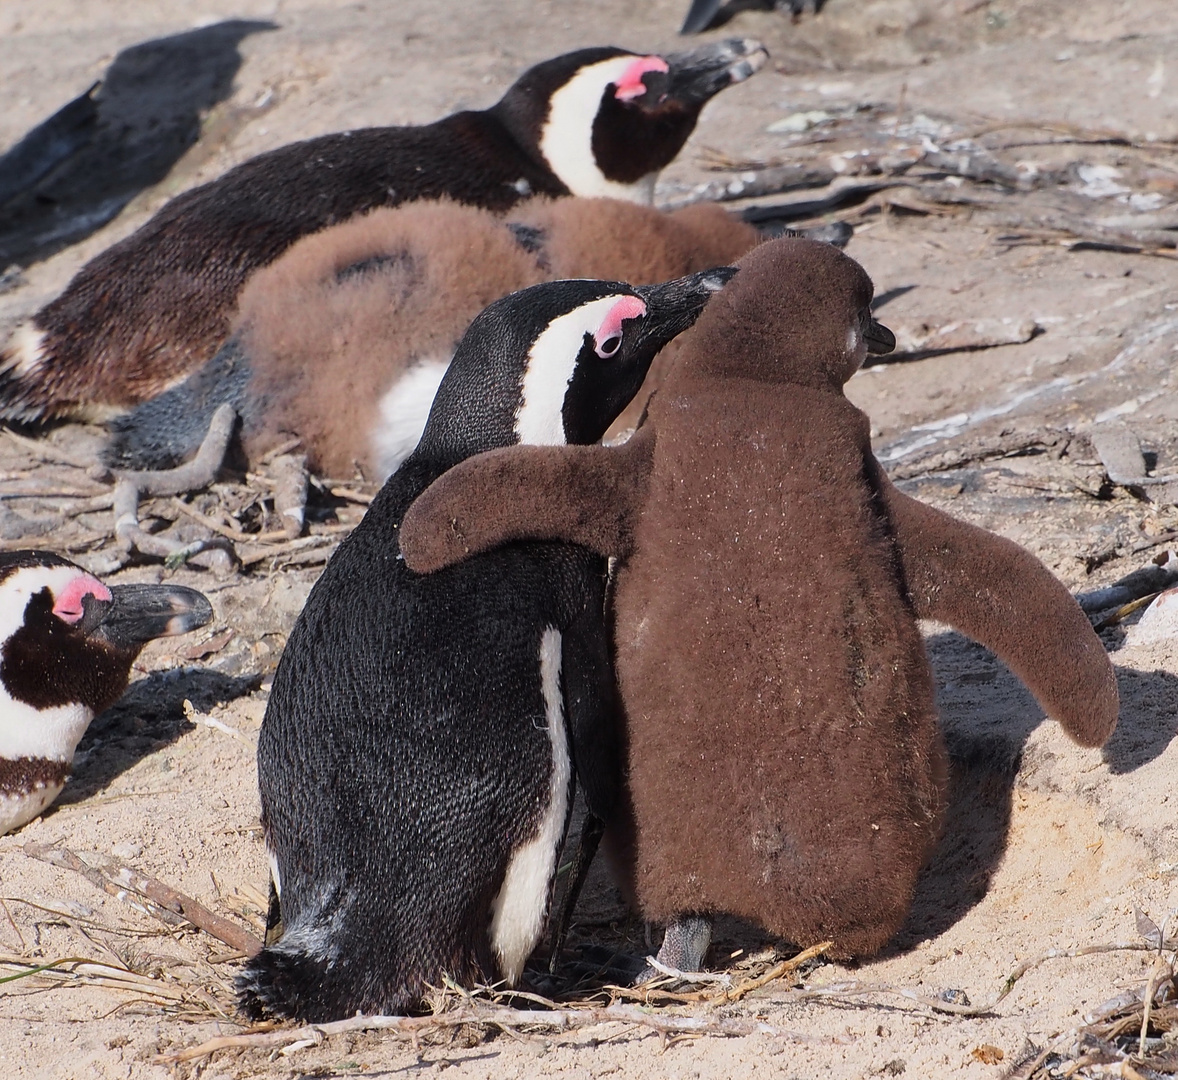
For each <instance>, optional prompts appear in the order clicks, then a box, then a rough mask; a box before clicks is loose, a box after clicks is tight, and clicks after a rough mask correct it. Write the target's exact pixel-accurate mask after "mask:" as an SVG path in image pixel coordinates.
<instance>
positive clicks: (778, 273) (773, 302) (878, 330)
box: [683, 237, 896, 391]
mask: <svg viewBox="0 0 1178 1080" xmlns="http://www.w3.org/2000/svg"><path fill="white" fill-rule="evenodd" d="M737 266H738V267H739V268H740V276H739V277H738V278H737V279H736V281H735V282H734V283H733V286H732V287H731V288H730V289H725V290H724V293H723V295H722V297H720V298H718V302H717V303H715V304H713V305H712V306H711V307H710V309H709V311H708V316H707V318H706V319H705V320H704V321H702V322H701V323H700V325H699V328H698V329H697V331H696V333H695V334H694V335H693V337H692V342H691V346H690V350H691V351H690V356H689V357H685V358H684V360H683V363H684V365H685V366H687V365H688V364H689V365H690V367H691V369H692V370H693V371H698V372H701V373H705V374H708V375H717V376H722V377H740V378H751V379H762V380H764V381H766V382H776V383H783V382H784V383H796V384H799V385H802V386H815V387H820V388H823V389H838V390H840V391H841V388H842V386H843V384H844V383H845V382H846V381H847V380H848V379H849V378H850V377H851V376H852V375H853V374H854V373H855V372H856V371H858V370H859V368H860V367H861V366H862V364H863V361H864V359H866V357H867V354H868V353H869V352H870V353H877V354H878V353H888V352H891V351H892V349H894V348H895V346H896V339H895V337H894V336H893V334H892V332H891V331H890V330H889V329H888V328H887V327H886V326H883V325H882V324H881V323H878V322H876V321H875V319H874V318H873V317H872V314H871V298H872V295H873V292H874V287H873V285H872V283H871V278H870V277H868V276H867V272H866V271H865V270H864V269H863V267H861V266H860V265H859V264H858V263H857V262H855V260H854V259H852V258H850V257H849V256H847V255H844V254H843V253H842V252H841V251H839V250H838V249H837V248H835V247H833V246H832V245H830V244H824V243H821V242H819V241H816V240H804V239H801V238H798V237H787V238H783V239H780V240H772V241H770V242H768V243H765V244H762V245H761V246H760V247H758V248H756V249H754V250H753V251H751V252H749V254H747V255H745V256H744V257H743V258H741V259H740V260H739V261H738V262H737Z"/></svg>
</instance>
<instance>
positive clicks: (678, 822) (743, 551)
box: [401, 239, 1118, 970]
mask: <svg viewBox="0 0 1178 1080" xmlns="http://www.w3.org/2000/svg"><path fill="white" fill-rule="evenodd" d="M737 265H738V267H739V269H740V273H739V274H738V275H737V277H736V278H735V280H734V281H733V282H732V284H731V285H729V286H728V287H727V288H726V289H724V290H723V291H722V292H721V293H720V294H719V295H718V296H717V297H716V299H715V300H714V301H713V302H712V303H711V304H709V306H708V309H707V311H705V312H704V314H703V316H702V318H701V319H700V320H699V322H698V323H697V324H696V325H695V327H694V328H693V329H692V330H691V332H690V333H689V334H685V335H684V337H683V339H682V349H681V351H680V353H679V356H678V358H677V360H676V363H675V365H674V366H673V367H672V368H671V369H670V371H669V372H668V373H667V377H666V378H665V380H664V382H663V384H662V386H661V387H660V389H659V392H658V393H657V394H656V395H655V396H654V397H653V398H652V399H651V404H650V407H649V410H648V413H647V417H646V420H645V422H644V423H643V424H642V426H641V427H639V428H638V430H637V432H636V433H635V434H634V436H633V437H632V438H631V439H630V440H629V442H627V443H626V444H624V445H622V446H618V447H605V446H592V447H591V446H559V447H536V446H512V447H506V448H501V449H498V450H495V451H492V452H490V453H487V454H483V455H480V456H479V457H476V458H474V459H471V460H469V461H465V462H462V463H461V464H460V465H458V466H456V467H455V468H454V469H452V470H451V471H450V472H449V473H447V474H446V475H444V476H443V477H441V478H440V479H439V480H438V481H436V482H435V483H434V484H433V485H431V487H430V488H429V489H427V491H426V492H425V493H424V494H423V495H422V496H421V498H420V499H419V500H418V501H417V502H416V503H415V504H414V506H413V507H412V508H410V510H409V511H408V512H407V513H406V515H405V517H404V519H403V522H402V530H401V550H402V553H403V555H404V558H405V559H406V561H407V562H408V563H409V565H410V566H411V567H412V568H413V569H415V570H423V571H424V570H429V569H433V568H436V567H447V566H450V567H453V568H457V567H459V566H461V565H462V562H461V561H459V560H461V559H462V558H463V557H464V556H465V555H466V554H467V553H471V552H488V551H493V550H494V545H495V544H496V543H498V542H500V541H503V540H510V541H513V542H514V541H519V540H522V539H530V540H541V539H544V540H563V541H565V542H568V543H575V544H582V545H584V546H586V547H588V548H590V549H592V550H594V551H597V552H599V553H600V554H603V555H613V556H616V557H617V558H618V563H617V568H616V573H615V577H614V584H613V589H612V594H611V595H612V623H613V641H612V644H613V655H614V664H615V670H616V672H617V679H618V688H619V692H620V696H621V702H622V708H623V712H624V717H625V731H626V748H627V749H626V753H627V761H626V769H625V772H624V775H625V777H626V789H625V792H626V794H625V807H626V809H625V812H624V813H621V814H619V815H618V817H617V818H616V819H615V824H614V826H613V836H612V840H613V846H614V851H615V853H616V854H617V856H618V858H617V863H618V868H619V870H620V872H621V878H622V881H623V883H624V886H625V888H626V891H627V892H628V894H629V895H630V897H631V898H632V899H633V901H634V903H635V904H636V905H637V906H638V908H639V910H640V911H641V912H642V914H643V915H644V916H645V917H646V918H647V919H649V920H651V921H654V922H660V923H668V924H670V926H671V929H669V930H668V934H667V938H666V940H665V941H664V944H663V949H661V950H660V955H659V959H660V960H661V961H662V962H663V963H664V964H669V965H671V966H674V967H677V968H680V969H682V970H698V967H699V965H700V963H701V961H702V959H703V953H704V951H706V948H707V943H708V937H709V934H710V926H709V924H708V918H707V917H708V916H710V915H711V914H713V913H720V912H724V913H729V914H732V915H737V916H739V917H742V918H745V919H749V920H752V921H755V922H757V923H759V924H760V925H762V926H764V927H765V928H766V929H768V930H769V931H770V932H772V933H774V934H777V935H779V936H781V937H783V938H785V939H786V940H788V941H791V942H794V943H796V944H798V945H801V946H805V945H810V944H814V943H815V942H819V941H831V942H833V949H832V952H833V954H834V955H836V956H843V957H846V956H864V955H870V954H871V953H874V952H876V951H878V950H879V949H880V948H882V947H883V945H884V944H885V943H886V942H887V941H888V940H889V939H890V938H891V937H892V936H893V935H894V934H895V933H896V931H897V930H899V928H900V926H901V925H902V924H903V922H904V920H905V918H906V916H907V915H908V912H909V910H910V906H911V903H912V899H913V895H914V893H915V889H916V883H917V878H918V875H919V873H920V871H921V868H922V866H923V864H924V862H925V859H926V858H927V857H928V855H929V853H930V852H931V850H932V846H933V844H934V843H935V841H936V840H937V838H938V835H939V830H940V827H941V822H942V819H943V814H944V809H945V806H946V786H947V777H946V771H947V770H946V752H945V747H944V742H943V738H942V734H941V730H940V725H939V723H938V720H937V713H936V703H935V696H934V686H933V673H932V670H931V668H930V666H929V662H928V659H927V656H926V654H925V650H924V645H923V641H922V637H921V633H920V629H919V626H918V624H917V620H918V619H922V618H923V619H934V620H937V621H939V622H943V623H948V624H949V625H950V626H952V627H954V628H956V629H957V630H960V631H961V632H962V633H964V634H966V635H968V636H970V637H972V638H974V639H975V640H976V641H979V642H980V643H981V644H983V645H985V646H986V647H988V648H990V649H993V650H994V652H995V653H997V655H998V656H999V657H1000V658H1001V659H1002V660H1003V661H1004V662H1005V663H1006V664H1007V665H1008V666H1009V667H1010V668H1011V670H1012V671H1014V672H1015V673H1016V674H1017V675H1018V676H1019V677H1020V678H1021V679H1022V680H1023V682H1024V683H1025V684H1026V686H1027V687H1028V688H1029V689H1030V690H1031V691H1032V693H1034V695H1035V697H1036V699H1037V700H1038V701H1039V702H1040V704H1041V705H1042V707H1043V709H1044V711H1045V712H1046V713H1047V714H1048V715H1050V716H1052V717H1054V718H1055V719H1057V720H1058V721H1059V722H1060V723H1061V724H1062V725H1063V727H1064V728H1065V730H1066V731H1067V733H1068V734H1069V735H1070V736H1071V737H1072V738H1073V739H1074V740H1075V741H1076V742H1078V743H1080V744H1081V745H1084V746H1090V747H1097V746H1100V745H1102V744H1103V743H1104V742H1105V740H1106V739H1107V738H1108V737H1109V735H1110V733H1111V732H1112V730H1113V728H1114V726H1115V724H1116V721H1117V710H1118V697H1117V682H1116V677H1115V674H1114V672H1113V668H1112V664H1111V663H1110V662H1109V658H1108V656H1107V654H1106V652H1105V649H1104V647H1103V645H1102V644H1101V642H1100V639H1099V638H1098V637H1097V636H1096V634H1095V633H1094V632H1093V630H1092V626H1091V625H1090V624H1089V622H1088V619H1087V618H1086V616H1085V615H1084V613H1083V612H1082V611H1081V610H1080V608H1079V606H1078V605H1077V604H1076V602H1075V601H1074V600H1073V599H1072V597H1071V595H1070V594H1069V593H1068V591H1067V590H1066V589H1065V588H1064V587H1063V585H1062V584H1061V583H1060V582H1059V581H1057V580H1056V579H1055V578H1054V577H1053V576H1052V574H1051V573H1050V571H1048V570H1047V569H1046V567H1044V566H1043V565H1042V564H1041V563H1040V562H1039V561H1038V560H1037V559H1035V558H1034V556H1032V555H1031V554H1030V553H1029V552H1027V551H1024V550H1023V549H1022V548H1020V547H1019V546H1018V545H1017V544H1014V543H1012V542H1011V541H1009V540H1006V539H1004V538H1002V537H999V536H995V535H994V534H992V533H989V532H986V531H985V530H983V529H978V528H975V527H974V526H971V525H968V524H966V523H964V522H961V521H957V520H955V519H953V518H952V517H949V516H948V515H946V514H943V513H941V512H939V511H937V510H934V509H933V508H932V507H929V506H925V505H923V504H921V503H920V502H918V501H916V500H915V499H911V498H909V497H908V496H906V495H904V494H903V493H901V492H900V491H898V490H897V489H896V488H895V487H894V486H893V485H892V484H891V483H890V482H889V480H888V477H887V475H886V474H885V472H884V470H883V468H882V467H881V466H880V464H879V462H878V461H877V460H876V459H875V457H874V455H873V454H872V451H871V440H870V434H869V432H870V423H869V421H868V418H867V417H866V416H864V414H863V413H861V412H860V411H859V410H858V409H856V408H855V407H854V405H852V404H851V402H850V401H848V400H847V398H846V395H845V394H844V391H843V387H844V384H845V383H846V382H847V380H848V379H849V378H850V377H851V376H852V374H853V373H854V372H855V371H856V370H858V368H859V367H860V366H861V364H862V362H863V360H864V359H865V357H866V355H867V353H868V352H869V351H870V352H878V353H886V352H888V351H890V349H891V348H893V347H894V345H895V339H894V337H893V336H892V335H891V333H890V332H889V331H887V330H886V328H884V327H881V326H880V325H879V324H878V323H876V322H875V320H874V319H873V318H872V316H871V300H872V284H871V279H870V278H869V277H868V276H867V274H866V272H865V271H864V270H863V268H862V267H861V266H859V265H858V264H857V263H856V262H854V261H853V260H852V259H849V258H847V257H846V256H845V255H843V254H841V253H840V252H838V251H836V250H835V249H834V248H832V247H830V246H828V245H825V244H818V243H814V242H812V241H807V240H801V239H784V240H775V241H771V242H769V243H766V244H763V245H761V246H760V247H758V248H756V249H755V250H754V251H752V252H750V253H749V254H748V255H745V256H744V257H743V258H742V259H740V260H739V262H738V263H737ZM478 557H483V556H478ZM440 572H442V573H448V572H449V570H442V571H440Z"/></svg>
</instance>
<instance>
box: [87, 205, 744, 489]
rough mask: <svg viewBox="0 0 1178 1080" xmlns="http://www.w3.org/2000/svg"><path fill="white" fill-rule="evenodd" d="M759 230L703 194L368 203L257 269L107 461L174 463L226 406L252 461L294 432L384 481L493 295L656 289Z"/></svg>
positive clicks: (132, 420) (319, 467)
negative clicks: (559, 284) (654, 199)
mask: <svg viewBox="0 0 1178 1080" xmlns="http://www.w3.org/2000/svg"><path fill="white" fill-rule="evenodd" d="M758 239H759V236H758V233H757V231H756V229H754V228H753V227H752V226H751V225H747V224H745V223H744V222H741V221H739V220H737V219H736V218H734V217H733V216H732V215H730V214H728V213H727V212H726V211H724V210H723V209H721V208H720V207H719V206H715V205H712V204H706V205H699V206H692V207H688V208H687V209H685V210H680V211H677V212H676V213H673V214H664V213H662V212H660V211H658V210H655V209H653V208H651V207H647V206H637V205H635V204H634V203H628V202H622V201H619V200H617V199H557V200H550V199H534V200H530V201H529V202H527V203H525V204H522V205H521V206H519V207H516V208H515V209H514V210H512V211H511V212H510V213H509V214H508V215H507V216H506V217H505V218H504V217H501V216H499V215H495V214H491V213H490V212H489V211H486V210H478V209H476V208H474V207H470V206H459V205H457V204H455V203H452V202H440V203H439V202H418V203H413V204H411V205H408V206H400V207H397V208H396V209H392V210H376V211H373V212H372V213H371V214H368V215H365V216H364V217H360V218H356V219H353V220H352V221H349V222H346V223H344V224H342V225H337V226H335V227H333V228H330V229H324V230H323V231H322V232H320V233H317V234H315V235H314V236H308V237H305V238H304V239H303V240H300V241H299V242H298V243H297V244H295V245H294V246H293V247H292V248H291V249H290V250H289V251H288V252H287V253H286V254H285V255H283V256H282V257H281V258H279V259H278V260H276V261H275V262H274V263H273V264H272V265H271V266H268V267H266V268H265V269H263V270H260V271H258V273H257V274H255V275H254V277H253V278H252V279H251V280H250V282H249V284H248V285H247V286H246V288H245V289H244V291H243V292H242V296H241V301H240V310H239V314H238V317H237V319H236V322H235V330H234V333H233V336H232V337H231V338H230V340H229V342H228V343H227V344H226V345H225V346H224V347H223V348H222V349H221V350H220V352H219V353H218V354H217V356H216V357H214V358H213V359H212V360H211V361H209V363H208V364H206V365H205V366H204V367H203V368H202V369H201V370H200V371H198V372H196V373H194V374H193V375H191V376H190V377H189V378H188V379H186V380H185V381H184V382H182V383H180V384H179V385H178V386H176V387H173V388H172V389H170V390H168V391H167V392H165V393H164V394H161V395H160V396H159V397H158V398H153V399H152V400H151V401H148V402H145V403H143V404H142V405H140V406H138V407H137V408H136V409H134V410H132V411H131V412H130V413H128V414H127V415H126V416H121V417H117V418H115V419H114V420H113V421H112V422H111V425H110V427H111V431H112V438H111V442H110V444H109V446H108V448H107V450H106V452H105V454H104V459H105V460H106V462H107V464H108V465H110V466H111V467H113V468H119V469H166V468H171V467H173V466H175V465H177V464H179V463H180V462H182V461H185V460H187V459H188V458H190V457H191V456H192V455H194V454H195V452H196V450H197V448H198V447H199V446H200V444H201V440H202V439H203V438H204V436H205V433H206V432H207V431H208V428H209V423H210V420H211V418H212V415H213V412H214V410H215V409H216V408H217V407H218V406H219V405H220V404H222V403H223V402H228V403H230V404H232V405H233V407H234V409H235V410H236V411H237V414H238V416H239V417H241V421H242V426H241V432H240V438H241V448H242V450H243V451H244V456H245V460H246V463H247V464H248V463H252V462H256V461H257V460H258V458H259V457H261V456H262V455H264V454H266V453H267V452H268V451H270V450H272V449H274V448H275V447H276V446H278V445H279V444H281V443H289V441H290V439H291V438H292V437H293V436H297V437H298V438H299V439H301V440H302V450H303V451H304V452H305V453H306V455H307V465H308V467H309V468H310V470H311V471H312V472H315V473H317V474H319V475H323V476H351V475H352V474H353V472H354V471H355V469H356V468H357V467H359V468H360V469H361V470H363V472H364V473H365V475H367V476H370V477H376V478H378V479H381V480H383V479H384V478H385V477H387V476H389V475H390V474H391V473H392V472H394V471H395V470H396V468H397V467H398V466H399V465H400V464H401V462H402V461H403V460H404V459H405V458H406V457H407V456H408V455H409V453H410V451H411V450H412V449H413V448H414V447H415V446H416V445H417V441H418V439H420V438H421V432H422V429H423V428H424V427H425V421H426V417H427V416H428V414H429V408H430V404H431V402H432V401H433V396H434V393H435V391H436V390H437V387H438V384H439V382H440V381H441V379H442V375H443V373H444V372H445V370H446V367H447V365H448V364H449V361H450V356H451V354H452V353H453V352H454V348H455V346H456V345H457V343H458V341H459V339H460V338H461V336H462V333H463V331H464V330H465V329H466V327H467V326H468V325H469V324H470V321H471V319H473V318H474V317H475V315H477V314H478V313H479V311H481V310H482V309H483V308H484V307H486V306H487V305H488V304H490V303H491V302H492V301H493V300H497V299H498V298H499V297H501V296H504V295H506V294H507V293H509V292H513V291H514V290H517V289H522V288H524V287H525V286H528V285H532V284H537V283H539V282H541V281H545V280H554V279H560V278H573V277H583V278H598V279H605V280H613V281H628V282H632V283H634V284H653V283H654V282H658V281H666V280H668V279H670V278H675V277H681V276H683V275H685V274H689V273H694V272H696V271H699V270H703V269H706V268H707V267H711V266H723V265H725V264H727V263H731V262H733V261H734V260H736V259H738V258H739V257H740V256H741V255H743V254H744V253H745V252H746V251H748V250H749V249H750V248H752V247H753V246H754V245H755V244H756V243H757V242H758ZM670 351H671V350H665V352H670ZM656 363H657V364H662V363H663V356H660V357H659V358H658V360H657V361H656Z"/></svg>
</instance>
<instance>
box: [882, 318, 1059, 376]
mask: <svg viewBox="0 0 1178 1080" xmlns="http://www.w3.org/2000/svg"><path fill="white" fill-rule="evenodd" d="M878 306H879V305H878V304H877V305H875V307H878ZM872 310H875V308H873V309H872ZM1043 333H1046V331H1045V330H1043V328H1042V327H1039V326H1036V327H1035V329H1034V330H1032V331H1031V336H1030V337H1028V338H1027V339H1026V340H1027V341H1031V340H1032V339H1034V338H1037V337H1038V336H1039V335H1040V334H1043ZM1021 344H1023V342H1014V341H998V342H994V343H992V344H991V343H988V342H987V343H985V344H982V345H954V346H952V347H949V348H944V349H913V350H912V351H911V352H893V353H885V354H883V355H879V356H868V357H867V359H866V360H864V361H863V366H864V367H865V368H869V367H880V366H882V365H885V364H908V363H911V362H912V361H913V360H931V359H932V358H933V357H934V356H952V355H953V354H954V353H961V354H962V355H964V354H966V353H979V352H985V351H986V350H987V349H1001V348H1003V347H1005V346H1007V345H1021Z"/></svg>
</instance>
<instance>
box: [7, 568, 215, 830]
mask: <svg viewBox="0 0 1178 1080" xmlns="http://www.w3.org/2000/svg"><path fill="white" fill-rule="evenodd" d="M212 617H213V609H212V607H211V606H210V604H209V602H208V600H207V599H206V598H205V597H204V596H203V595H202V594H201V593H199V592H197V591H196V590H195V589H187V588H184V587H182V586H179V585H111V586H106V585H104V584H103V583H102V582H101V581H99V580H98V579H97V578H96V577H93V576H92V575H90V574H88V573H86V571H85V570H83V569H82V568H81V567H80V566H75V565H74V564H73V563H72V562H70V561H69V560H68V559H63V558H62V557H61V556H59V555H54V554H53V553H52V552H48V551H8V552H4V553H0V834H3V833H7V832H11V831H12V830H13V829H16V828H19V827H20V826H21V825H24V824H25V823H26V822H29V821H31V820H32V819H33V818H35V817H36V816H37V815H38V814H40V813H41V811H42V810H44V809H45V807H47V806H48V805H49V804H50V803H51V802H53V800H54V799H56V798H57V796H58V795H59V794H60V792H61V789H62V787H63V786H64V785H65V782H66V779H67V778H68V777H69V773H70V762H71V761H72V760H73V756H74V749H75V747H76V746H77V745H78V741H79V740H80V739H81V738H82V735H83V733H84V732H85V731H86V728H87V727H89V725H90V721H91V720H93V719H94V717H95V716H96V715H97V714H98V713H100V712H102V710H103V709H106V708H108V707H109V706H111V705H113V704H114V703H115V702H116V701H117V700H118V699H119V697H120V696H121V695H122V693H123V691H124V690H125V689H126V688H127V680H128V678H129V677H130V674H131V664H132V663H133V662H134V660H135V657H137V656H138V655H139V652H140V650H141V649H142V648H143V646H144V645H146V644H147V642H149V641H151V640H152V639H153V638H158V637H168V636H170V635H172V634H183V633H187V632H188V631H189V630H195V629H196V628H197V627H200V626H204V625H205V624H206V623H207V622H208V621H209V620H210V619H211V618H212Z"/></svg>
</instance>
